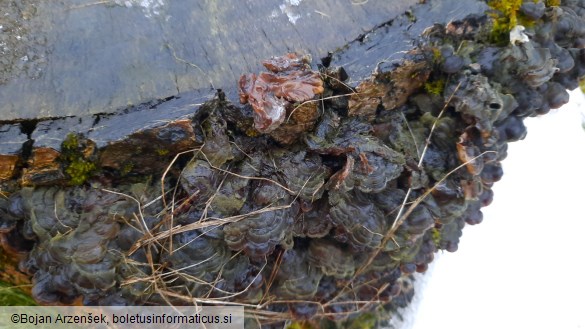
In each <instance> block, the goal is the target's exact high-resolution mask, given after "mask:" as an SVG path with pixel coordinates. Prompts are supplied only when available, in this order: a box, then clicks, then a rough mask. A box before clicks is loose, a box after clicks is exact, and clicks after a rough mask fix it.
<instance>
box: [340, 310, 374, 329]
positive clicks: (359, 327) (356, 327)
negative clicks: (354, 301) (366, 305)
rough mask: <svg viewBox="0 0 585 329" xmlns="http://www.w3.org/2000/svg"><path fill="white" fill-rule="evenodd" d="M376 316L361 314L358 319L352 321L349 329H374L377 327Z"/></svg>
mask: <svg viewBox="0 0 585 329" xmlns="http://www.w3.org/2000/svg"><path fill="white" fill-rule="evenodd" d="M376 322H377V321H376V316H375V315H374V314H372V313H364V314H360V316H358V317H357V318H355V319H353V320H351V322H350V323H349V325H348V326H347V328H348V329H373V328H375V327H376Z"/></svg>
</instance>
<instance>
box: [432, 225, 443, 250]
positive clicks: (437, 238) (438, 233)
mask: <svg viewBox="0 0 585 329" xmlns="http://www.w3.org/2000/svg"><path fill="white" fill-rule="evenodd" d="M431 234H432V235H433V236H432V238H433V242H434V243H435V246H438V245H439V243H440V242H441V231H439V230H438V229H437V228H435V227H433V228H432V230H431Z"/></svg>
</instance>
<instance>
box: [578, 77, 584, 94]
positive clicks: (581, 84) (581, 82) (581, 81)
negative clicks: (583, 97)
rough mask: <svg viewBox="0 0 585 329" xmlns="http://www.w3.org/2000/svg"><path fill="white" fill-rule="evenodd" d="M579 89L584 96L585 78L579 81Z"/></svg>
mask: <svg viewBox="0 0 585 329" xmlns="http://www.w3.org/2000/svg"><path fill="white" fill-rule="evenodd" d="M579 87H580V89H581V91H582V92H583V93H584V94H585V78H583V79H581V80H580V81H579Z"/></svg>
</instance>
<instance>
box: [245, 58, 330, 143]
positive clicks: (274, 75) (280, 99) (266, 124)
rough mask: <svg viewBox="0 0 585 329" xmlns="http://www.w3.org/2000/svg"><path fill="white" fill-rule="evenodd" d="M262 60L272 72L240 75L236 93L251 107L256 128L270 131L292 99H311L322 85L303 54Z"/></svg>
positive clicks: (293, 101) (284, 113)
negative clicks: (301, 55)
mask: <svg viewBox="0 0 585 329" xmlns="http://www.w3.org/2000/svg"><path fill="white" fill-rule="evenodd" d="M262 64H263V65H264V67H266V69H268V70H269V71H271V72H262V73H260V74H259V75H258V76H256V75H254V74H246V75H242V76H241V77H240V81H239V95H240V102H241V103H242V104H245V103H249V104H250V105H252V108H253V109H254V126H255V128H256V129H257V130H258V131H260V132H263V133H269V132H272V131H274V130H275V129H276V128H278V127H279V126H280V125H282V123H283V122H284V119H285V117H286V113H287V109H288V108H290V107H292V104H293V103H302V102H305V101H308V100H311V99H313V97H315V95H317V94H321V93H323V91H324V88H323V80H321V77H320V75H319V74H318V73H316V72H313V71H311V70H310V68H309V67H308V65H307V64H306V59H305V58H304V57H299V56H298V55H296V54H288V55H286V56H282V57H273V58H272V59H270V60H266V61H263V62H262Z"/></svg>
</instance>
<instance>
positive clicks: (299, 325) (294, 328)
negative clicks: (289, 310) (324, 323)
mask: <svg viewBox="0 0 585 329" xmlns="http://www.w3.org/2000/svg"><path fill="white" fill-rule="evenodd" d="M286 329H316V327H315V326H314V325H313V324H312V323H311V322H309V321H294V322H292V323H291V324H289V325H288V326H286Z"/></svg>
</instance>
